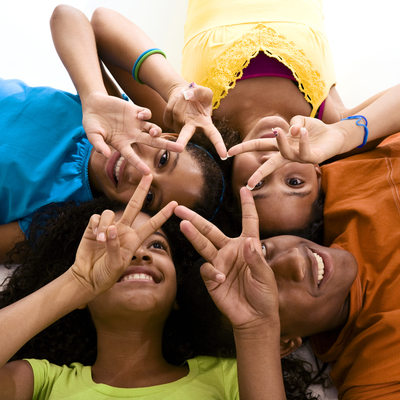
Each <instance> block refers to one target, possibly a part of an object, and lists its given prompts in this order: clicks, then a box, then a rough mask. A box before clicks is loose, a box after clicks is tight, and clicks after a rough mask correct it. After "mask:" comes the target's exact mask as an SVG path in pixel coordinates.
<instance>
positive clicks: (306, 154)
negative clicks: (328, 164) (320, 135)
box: [299, 128, 313, 162]
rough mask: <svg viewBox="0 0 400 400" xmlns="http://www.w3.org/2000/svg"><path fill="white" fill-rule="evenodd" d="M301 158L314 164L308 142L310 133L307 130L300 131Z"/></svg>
mask: <svg viewBox="0 0 400 400" xmlns="http://www.w3.org/2000/svg"><path fill="white" fill-rule="evenodd" d="M299 156H300V159H301V160H303V161H307V162H313V160H312V156H311V152H310V143H309V141H308V131H307V129H306V128H301V129H300V143H299Z"/></svg>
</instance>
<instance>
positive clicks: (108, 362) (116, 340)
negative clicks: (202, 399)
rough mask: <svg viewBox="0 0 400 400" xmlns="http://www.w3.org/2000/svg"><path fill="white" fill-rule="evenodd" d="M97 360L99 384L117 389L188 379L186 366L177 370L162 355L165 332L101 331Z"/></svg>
mask: <svg viewBox="0 0 400 400" xmlns="http://www.w3.org/2000/svg"><path fill="white" fill-rule="evenodd" d="M97 349H98V353H97V359H96V362H95V363H94V365H93V367H92V378H93V381H94V382H96V383H104V384H107V385H110V386H114V387H122V388H135V387H149V386H155V385H160V384H164V383H169V382H173V381H175V380H177V379H180V378H182V377H183V376H185V375H187V372H188V370H187V367H186V366H183V367H182V366H179V367H177V366H174V365H171V364H169V363H167V361H166V360H165V359H164V357H163V355H162V330H159V329H153V328H151V327H149V329H146V328H144V329H143V328H141V329H138V330H135V329H128V330H126V329H121V330H110V329H101V328H100V329H97Z"/></svg>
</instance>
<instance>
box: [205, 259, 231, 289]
mask: <svg viewBox="0 0 400 400" xmlns="http://www.w3.org/2000/svg"><path fill="white" fill-rule="evenodd" d="M200 274H201V277H202V278H203V281H204V283H205V284H206V285H207V283H208V282H210V281H211V282H213V283H223V282H225V279H226V276H225V274H223V273H222V272H221V271H219V270H218V269H217V268H215V267H214V266H213V265H212V264H210V263H204V264H203V265H202V266H201V267H200Z"/></svg>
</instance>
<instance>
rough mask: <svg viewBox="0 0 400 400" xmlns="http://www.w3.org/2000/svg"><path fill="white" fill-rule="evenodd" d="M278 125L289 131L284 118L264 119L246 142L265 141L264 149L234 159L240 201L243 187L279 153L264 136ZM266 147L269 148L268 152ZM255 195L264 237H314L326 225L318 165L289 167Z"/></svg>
mask: <svg viewBox="0 0 400 400" xmlns="http://www.w3.org/2000/svg"><path fill="white" fill-rule="evenodd" d="M277 126H278V127H280V128H281V129H282V130H284V131H285V132H287V131H288V129H289V125H288V123H287V122H286V121H285V120H283V119H282V118H279V117H267V118H263V119H261V120H260V121H259V123H257V124H256V126H255V127H254V128H253V130H252V131H251V132H250V133H249V134H248V135H247V136H246V137H245V139H244V140H243V142H246V141H248V140H256V139H259V140H262V141H263V142H264V144H263V149H264V150H263V151H251V152H246V153H242V154H238V155H236V156H235V157H234V158H233V167H232V179H231V181H232V190H233V193H234V195H235V197H236V199H237V201H238V202H239V201H240V198H239V191H240V188H241V187H243V186H246V185H247V181H248V179H249V178H250V177H251V176H252V175H253V174H254V172H255V171H256V170H257V169H258V168H259V167H260V166H261V165H262V164H264V162H266V161H267V160H268V159H269V158H270V157H272V156H273V155H276V154H277V152H278V151H279V149H278V146H277V142H276V139H270V138H265V137H263V136H265V135H266V134H270V133H271V132H272V129H273V128H274V127H277ZM266 144H268V146H269V147H268V148H267V149H266V147H265V146H266ZM252 194H253V198H254V201H255V204H256V208H257V212H258V216H259V220H260V232H261V235H262V236H263V237H266V236H275V235H279V234H287V233H291V234H306V235H307V237H309V238H314V236H310V235H309V232H310V231H315V230H316V227H319V226H320V225H321V224H322V207H323V192H322V189H321V170H320V168H319V166H318V165H312V164H300V163H295V162H292V163H288V164H285V165H284V166H282V167H281V168H279V169H277V170H276V171H274V172H273V173H271V174H270V175H268V176H266V177H265V178H264V179H262V180H261V181H260V182H259V183H258V184H257V185H256V186H255V187H254V189H253V190H252ZM305 232H307V233H305Z"/></svg>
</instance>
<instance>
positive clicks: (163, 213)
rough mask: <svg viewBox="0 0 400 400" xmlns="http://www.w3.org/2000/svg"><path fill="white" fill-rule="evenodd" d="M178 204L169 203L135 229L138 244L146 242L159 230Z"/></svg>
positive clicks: (174, 202)
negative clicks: (138, 240)
mask: <svg viewBox="0 0 400 400" xmlns="http://www.w3.org/2000/svg"><path fill="white" fill-rule="evenodd" d="M177 205H178V203H177V202H176V201H171V202H170V203H168V204H167V205H166V206H165V207H163V208H162V209H161V210H160V211H159V212H158V213H157V214H156V215H154V216H153V217H152V218H150V219H149V220H148V221H147V222H146V223H145V224H143V225H142V226H141V227H140V228H139V229H137V231H136V232H137V235H138V238H139V239H140V243H142V242H143V241H144V240H146V239H147V238H148V237H149V236H150V235H152V234H153V233H154V232H156V231H157V230H159V229H160V228H161V227H162V226H163V225H164V224H165V222H166V221H167V220H168V218H170V217H171V215H172V214H173V213H174V210H175V208H176V206H177Z"/></svg>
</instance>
